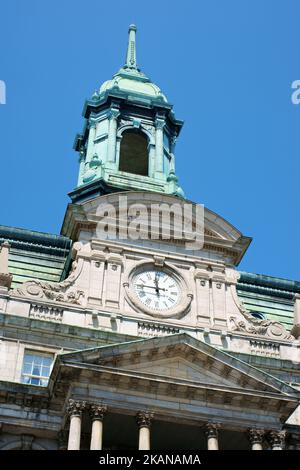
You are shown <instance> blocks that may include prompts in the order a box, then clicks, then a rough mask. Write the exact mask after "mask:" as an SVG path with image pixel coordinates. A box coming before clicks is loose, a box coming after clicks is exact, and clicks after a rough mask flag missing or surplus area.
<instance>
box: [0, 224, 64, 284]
mask: <svg viewBox="0 0 300 470" xmlns="http://www.w3.org/2000/svg"><path fill="white" fill-rule="evenodd" d="M5 241H7V242H9V244H10V246H11V248H10V252H9V262H8V267H9V272H10V273H11V274H12V275H13V283H12V287H16V286H18V285H20V284H22V283H23V282H25V281H28V280H31V279H39V280H43V281H52V282H59V281H60V280H61V279H63V278H64V275H65V272H66V270H67V268H68V259H69V253H70V249H71V246H72V241H71V240H70V239H69V238H67V237H64V236H63V235H54V234H51V233H44V232H37V231H34V230H27V229H23V228H16V227H8V226H4V225H0V244H1V243H3V242H5Z"/></svg>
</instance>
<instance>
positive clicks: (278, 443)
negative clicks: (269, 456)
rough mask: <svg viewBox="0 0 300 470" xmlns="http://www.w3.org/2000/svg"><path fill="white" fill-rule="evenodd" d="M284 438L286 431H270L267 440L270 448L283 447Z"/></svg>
mask: <svg viewBox="0 0 300 470" xmlns="http://www.w3.org/2000/svg"><path fill="white" fill-rule="evenodd" d="M285 438H286V431H270V432H269V439H270V443H271V446H272V448H273V447H281V448H283V447H284V442H285Z"/></svg>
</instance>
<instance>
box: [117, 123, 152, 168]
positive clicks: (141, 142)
mask: <svg viewBox="0 0 300 470" xmlns="http://www.w3.org/2000/svg"><path fill="white" fill-rule="evenodd" d="M148 167H149V158H148V139H147V137H146V135H145V134H144V133H143V132H141V131H139V130H135V129H130V130H127V131H125V132H124V133H123V136H122V140H121V147H120V161H119V171H125V172H126V173H133V174H135V175H141V176H148V174H149V173H148V172H149V169H148Z"/></svg>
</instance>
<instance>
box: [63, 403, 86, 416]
mask: <svg viewBox="0 0 300 470" xmlns="http://www.w3.org/2000/svg"><path fill="white" fill-rule="evenodd" d="M85 409H86V402H85V401H80V400H73V399H70V400H69V403H68V406H67V413H68V415H69V416H70V417H71V416H79V417H80V416H81V415H82V412H83V411H84V410H85Z"/></svg>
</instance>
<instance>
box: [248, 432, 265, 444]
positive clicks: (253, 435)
mask: <svg viewBox="0 0 300 470" xmlns="http://www.w3.org/2000/svg"><path fill="white" fill-rule="evenodd" d="M264 435H265V430H264V429H255V428H253V429H249V430H248V437H249V441H250V443H251V444H252V445H253V444H262V442H263V439H264Z"/></svg>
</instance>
